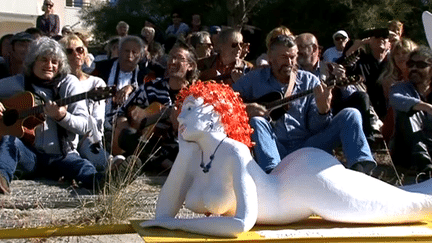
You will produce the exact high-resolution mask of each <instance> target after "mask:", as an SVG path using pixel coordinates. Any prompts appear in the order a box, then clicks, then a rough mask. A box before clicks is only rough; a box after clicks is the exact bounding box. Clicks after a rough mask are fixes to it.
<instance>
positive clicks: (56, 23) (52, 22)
mask: <svg viewBox="0 0 432 243" xmlns="http://www.w3.org/2000/svg"><path fill="white" fill-rule="evenodd" d="M53 10H54V2H53V1H52V0H45V1H44V3H43V5H42V11H44V12H45V13H44V14H43V15H41V16H39V17H38V18H37V20H36V28H38V29H40V30H41V31H42V32H43V33H44V34H45V35H46V36H48V37H53V36H56V35H58V33H59V31H60V18H59V16H58V15H56V14H53Z"/></svg>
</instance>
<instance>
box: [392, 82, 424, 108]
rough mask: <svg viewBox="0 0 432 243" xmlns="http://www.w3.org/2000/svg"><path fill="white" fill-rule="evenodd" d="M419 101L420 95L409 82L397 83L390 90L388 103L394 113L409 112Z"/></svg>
mask: <svg viewBox="0 0 432 243" xmlns="http://www.w3.org/2000/svg"><path fill="white" fill-rule="evenodd" d="M420 101H421V97H420V94H419V92H417V90H416V88H415V87H414V85H413V84H412V83H411V82H401V83H397V84H395V85H393V86H392V87H391V88H390V96H389V103H390V105H391V106H392V107H393V109H395V110H396V111H402V112H410V111H411V110H412V108H413V106H415V105H417V104H418V103H420Z"/></svg>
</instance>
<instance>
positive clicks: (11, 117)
mask: <svg viewBox="0 0 432 243" xmlns="http://www.w3.org/2000/svg"><path fill="white" fill-rule="evenodd" d="M18 115H19V114H18V111H17V110H6V111H5V112H3V124H5V125H6V126H12V125H13V124H15V122H16V121H17V120H18Z"/></svg>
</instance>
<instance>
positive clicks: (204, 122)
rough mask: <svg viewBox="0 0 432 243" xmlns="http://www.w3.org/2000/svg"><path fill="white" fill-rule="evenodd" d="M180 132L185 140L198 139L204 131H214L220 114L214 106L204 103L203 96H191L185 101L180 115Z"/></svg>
mask: <svg viewBox="0 0 432 243" xmlns="http://www.w3.org/2000/svg"><path fill="white" fill-rule="evenodd" d="M177 119H178V121H179V133H180V134H181V135H182V136H183V139H184V140H187V141H197V140H198V139H199V138H200V137H201V136H202V135H203V134H204V133H208V132H212V131H213V130H214V128H215V127H216V126H217V125H218V121H219V115H218V114H217V113H216V112H214V110H213V106H212V105H209V104H204V100H203V99H202V98H197V99H196V98H194V97H193V96H189V97H187V98H186V99H185V101H184V102H183V106H182V110H181V112H180V115H179V116H178V118H177Z"/></svg>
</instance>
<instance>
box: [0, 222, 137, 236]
mask: <svg viewBox="0 0 432 243" xmlns="http://www.w3.org/2000/svg"><path fill="white" fill-rule="evenodd" d="M130 233H136V232H135V230H134V229H133V227H132V226H131V225H130V224H114V225H93V226H62V227H40V228H18V229H2V230H0V239H17V238H46V237H58V236H84V235H104V234H130Z"/></svg>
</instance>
